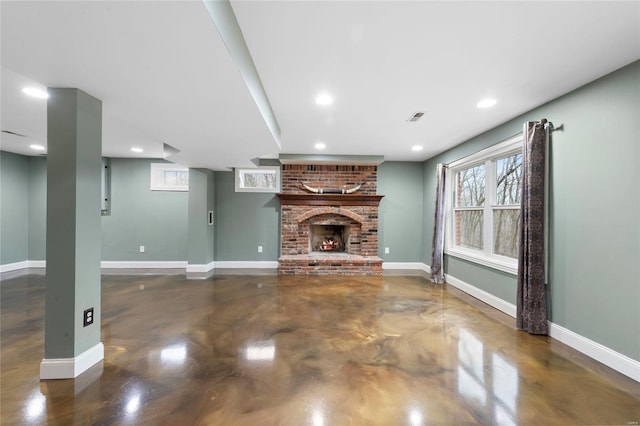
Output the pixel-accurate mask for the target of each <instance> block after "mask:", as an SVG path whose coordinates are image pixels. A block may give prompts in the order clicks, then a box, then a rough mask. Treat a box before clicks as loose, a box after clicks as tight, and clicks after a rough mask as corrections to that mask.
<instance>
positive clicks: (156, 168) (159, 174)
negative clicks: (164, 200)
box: [150, 163, 189, 191]
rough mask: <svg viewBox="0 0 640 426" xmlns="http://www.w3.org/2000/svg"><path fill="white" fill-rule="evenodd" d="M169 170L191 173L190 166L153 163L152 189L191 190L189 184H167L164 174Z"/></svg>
mask: <svg viewBox="0 0 640 426" xmlns="http://www.w3.org/2000/svg"><path fill="white" fill-rule="evenodd" d="M167 171H174V172H187V173H189V168H188V167H185V166H181V165H179V164H173V163H151V179H150V181H151V183H150V188H151V190H152V191H189V185H165V184H164V178H163V175H164V172H167Z"/></svg>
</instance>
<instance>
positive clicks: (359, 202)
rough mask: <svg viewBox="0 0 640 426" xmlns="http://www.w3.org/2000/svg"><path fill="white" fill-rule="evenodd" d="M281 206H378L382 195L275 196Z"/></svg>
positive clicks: (283, 194)
mask: <svg viewBox="0 0 640 426" xmlns="http://www.w3.org/2000/svg"><path fill="white" fill-rule="evenodd" d="M277 195H278V198H280V204H281V205H301V206H376V207H377V206H378V205H379V204H380V200H382V197H384V195H360V194H285V193H282V194H277Z"/></svg>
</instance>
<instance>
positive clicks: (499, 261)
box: [444, 133, 523, 275]
mask: <svg viewBox="0 0 640 426" xmlns="http://www.w3.org/2000/svg"><path fill="white" fill-rule="evenodd" d="M522 143H523V135H522V133H519V134H517V135H515V136H512V137H511V138H509V139H507V140H505V141H503V142H500V143H497V144H495V145H493V146H490V147H489V148H486V149H483V150H482V151H479V152H476V153H475V154H471V155H469V156H467V157H464V158H461V159H460V160H457V161H454V162H453V163H450V164H449V165H448V171H447V177H448V178H447V183H446V188H445V194H446V200H445V209H446V210H445V249H444V252H445V254H447V255H449V256H453V257H457V258H460V259H463V260H467V261H470V262H474V263H478V264H480V265H483V266H487V267H489V268H493V269H497V270H499V271H503V272H507V273H509V274H513V275H516V274H517V273H518V260H517V259H513V258H510V257H507V256H501V255H499V254H494V253H492V251H493V229H492V226H493V218H489V220H486V219H487V218H485V220H484V228H483V230H482V231H483V234H484V235H491V238H490V240H491V244H489V246H488V247H487V245H486V244H485V246H484V249H483V251H480V250H473V249H469V248H466V247H460V246H456V245H455V236H454V232H453V223H454V220H455V219H454V214H453V211H454V210H453V206H454V199H453V193H454V191H453V185H454V182H453V181H454V180H455V178H454V176H455V174H456V172H457V171H458V170H461V169H466V168H469V167H472V166H476V165H479V164H487V165H488V167H487V169H486V171H485V175H486V176H489V173H492V174H493V175H495V170H494V163H493V162H492V161H493V160H496V159H499V158H501V157H505V156H507V155H508V154H511V153H516V152H518V150H521V149H522ZM494 186H495V179H489V180H488V181H487V182H486V183H485V194H486V196H485V204H487V205H488V208H489V209H490V210H494V209H502V208H507V209H508V208H514V207H513V206H497V205H495V199H494V198H495V188H494ZM518 207H519V206H518Z"/></svg>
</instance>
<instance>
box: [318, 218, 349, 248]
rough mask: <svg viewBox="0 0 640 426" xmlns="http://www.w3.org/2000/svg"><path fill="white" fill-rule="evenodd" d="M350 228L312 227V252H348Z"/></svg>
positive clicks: (337, 226) (338, 226) (344, 226)
mask: <svg viewBox="0 0 640 426" xmlns="http://www.w3.org/2000/svg"><path fill="white" fill-rule="evenodd" d="M348 241H349V226H347V225H310V227H309V246H310V249H311V250H310V251H312V252H314V251H317V252H323V253H342V252H348V251H349V250H348V247H347V246H348Z"/></svg>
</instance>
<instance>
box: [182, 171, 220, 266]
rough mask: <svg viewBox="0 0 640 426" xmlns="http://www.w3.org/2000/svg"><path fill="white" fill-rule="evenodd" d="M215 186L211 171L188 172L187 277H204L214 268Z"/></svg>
mask: <svg viewBox="0 0 640 426" xmlns="http://www.w3.org/2000/svg"><path fill="white" fill-rule="evenodd" d="M214 185H215V175H214V172H213V171H211V170H207V169H189V238H188V241H187V277H188V278H204V277H207V276H208V275H210V273H211V271H213V269H214V264H215V263H214V249H213V244H214V232H213V230H214V228H213V219H214V218H213V211H214V205H215V204H214V197H215V189H214Z"/></svg>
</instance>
